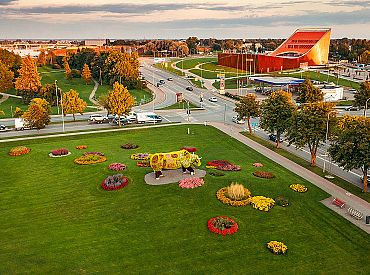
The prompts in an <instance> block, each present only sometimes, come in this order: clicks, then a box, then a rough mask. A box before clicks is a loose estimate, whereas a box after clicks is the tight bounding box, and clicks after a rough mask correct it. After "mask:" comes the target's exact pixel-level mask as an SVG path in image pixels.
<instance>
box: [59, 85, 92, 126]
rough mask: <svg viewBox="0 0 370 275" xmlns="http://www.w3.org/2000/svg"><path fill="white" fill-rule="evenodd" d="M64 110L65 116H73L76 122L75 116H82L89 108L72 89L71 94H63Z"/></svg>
mask: <svg viewBox="0 0 370 275" xmlns="http://www.w3.org/2000/svg"><path fill="white" fill-rule="evenodd" d="M62 108H63V111H64V115H67V114H72V115H73V120H76V118H75V114H76V113H80V114H81V115H82V114H83V112H84V111H85V109H86V108H87V104H86V102H85V101H84V100H83V99H82V98H80V95H79V93H77V92H76V91H75V90H73V89H70V90H69V92H66V93H64V94H63V100H62Z"/></svg>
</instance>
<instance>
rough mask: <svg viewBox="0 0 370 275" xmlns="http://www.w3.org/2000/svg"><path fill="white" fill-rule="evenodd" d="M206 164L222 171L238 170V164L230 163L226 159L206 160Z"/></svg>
mask: <svg viewBox="0 0 370 275" xmlns="http://www.w3.org/2000/svg"><path fill="white" fill-rule="evenodd" d="M207 166H214V167H216V169H218V170H222V171H240V170H241V168H240V166H239V165H235V164H232V163H231V162H230V161H228V160H212V161H209V162H207Z"/></svg>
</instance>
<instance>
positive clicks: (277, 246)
mask: <svg viewBox="0 0 370 275" xmlns="http://www.w3.org/2000/svg"><path fill="white" fill-rule="evenodd" d="M266 246H267V249H268V250H270V251H271V252H272V253H274V254H275V255H279V254H286V252H287V251H288V247H287V246H286V245H285V244H284V243H282V242H278V241H270V242H268V243H267V244H266Z"/></svg>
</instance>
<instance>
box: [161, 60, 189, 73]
mask: <svg viewBox="0 0 370 275" xmlns="http://www.w3.org/2000/svg"><path fill="white" fill-rule="evenodd" d="M176 61H177V60H172V61H171V62H167V63H165V64H162V63H157V64H154V67H156V68H158V69H162V70H166V71H168V72H170V73H173V74H176V75H179V76H184V75H185V74H184V73H183V72H182V71H180V70H177V69H175V68H173V67H172V66H171V64H172V63H174V62H176ZM166 64H167V65H166Z"/></svg>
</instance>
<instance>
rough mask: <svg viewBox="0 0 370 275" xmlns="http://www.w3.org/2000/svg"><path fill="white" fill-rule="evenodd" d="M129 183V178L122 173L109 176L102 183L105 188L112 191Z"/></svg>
mask: <svg viewBox="0 0 370 275" xmlns="http://www.w3.org/2000/svg"><path fill="white" fill-rule="evenodd" d="M127 184H128V178H126V177H124V176H123V175H122V174H117V175H113V176H109V177H107V178H106V179H105V180H103V182H102V183H101V187H102V188H103V189H104V190H107V191H112V190H118V189H121V188H123V187H125V186H126V185H127Z"/></svg>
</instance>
